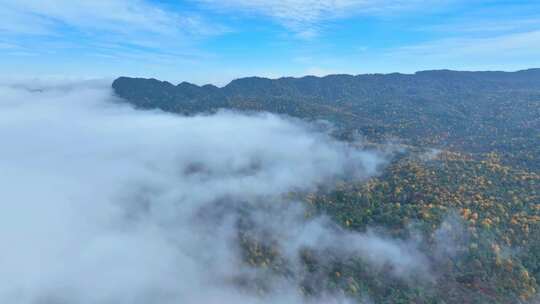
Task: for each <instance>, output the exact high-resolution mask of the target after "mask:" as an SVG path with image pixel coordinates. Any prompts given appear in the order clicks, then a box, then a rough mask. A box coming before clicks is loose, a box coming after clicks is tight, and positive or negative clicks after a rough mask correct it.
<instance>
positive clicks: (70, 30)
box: [0, 0, 227, 51]
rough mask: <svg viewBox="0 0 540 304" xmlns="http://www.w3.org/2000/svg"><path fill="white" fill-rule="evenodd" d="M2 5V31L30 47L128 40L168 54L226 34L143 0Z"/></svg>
mask: <svg viewBox="0 0 540 304" xmlns="http://www.w3.org/2000/svg"><path fill="white" fill-rule="evenodd" d="M4 2H5V3H4V4H3V5H2V6H1V7H0V33H3V34H4V35H5V36H8V37H12V39H13V40H14V41H20V40H21V37H25V36H26V37H28V36H29V37H39V39H41V40H38V38H34V39H30V40H28V44H29V45H30V44H31V45H35V44H36V43H38V41H47V42H51V41H61V42H62V43H64V44H67V45H69V46H70V47H77V48H82V47H85V46H87V47H88V46H92V47H93V46H97V45H99V44H102V43H108V44H115V43H116V44H125V43H126V42H129V43H130V44H131V45H134V46H136V47H142V48H145V49H146V50H148V51H151V50H163V49H171V50H172V49H174V48H175V47H176V48H178V47H179V46H186V45H189V44H191V43H193V42H194V41H196V40H197V39H198V38H201V37H207V36H212V35H217V34H221V33H223V32H226V31H227V29H226V28H225V27H223V26H218V25H213V24H214V23H212V22H207V20H205V19H204V17H202V16H201V15H198V14H193V13H190V12H183V11H174V10H168V9H165V8H164V7H162V6H160V5H158V4H156V3H151V2H147V1H141V0H134V1H129V0H114V1H90V0H80V1H69V0H55V1H51V0H44V1H35V0H16V1H15V0H5V1H4ZM39 43H41V42H39ZM45 44H46V43H45ZM98 48H99V47H98ZM40 49H42V48H41V47H40ZM101 51H104V50H101Z"/></svg>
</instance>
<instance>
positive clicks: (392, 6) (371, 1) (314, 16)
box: [196, 0, 449, 38]
mask: <svg viewBox="0 0 540 304" xmlns="http://www.w3.org/2000/svg"><path fill="white" fill-rule="evenodd" d="M196 1H198V2H201V3H203V4H206V5H209V6H211V7H215V8H219V9H228V10H239V11H243V12H246V13H248V14H253V13H256V14H261V15H264V16H268V17H270V18H273V19H275V20H277V21H278V22H280V23H282V24H283V25H285V26H287V27H289V28H291V29H293V30H295V31H296V32H298V33H299V35H300V37H303V36H306V35H307V36H308V37H309V38H311V37H313V35H314V34H315V33H316V30H317V24H318V23H320V22H321V21H324V20H329V19H335V18H341V17H347V16H353V15H386V14H392V13H395V12H400V11H403V10H407V9H411V8H416V7H419V6H421V7H422V8H426V7H431V6H433V5H436V4H443V3H448V2H449V1H448V0H428V1H421V0H196Z"/></svg>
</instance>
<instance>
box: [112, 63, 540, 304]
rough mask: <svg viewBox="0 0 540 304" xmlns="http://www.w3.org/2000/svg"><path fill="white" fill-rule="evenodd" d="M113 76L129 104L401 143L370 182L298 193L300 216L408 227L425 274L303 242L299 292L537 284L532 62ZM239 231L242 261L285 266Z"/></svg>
mask: <svg viewBox="0 0 540 304" xmlns="http://www.w3.org/2000/svg"><path fill="white" fill-rule="evenodd" d="M113 88H114V89H115V92H116V93H117V94H118V95H119V96H120V97H123V98H125V99H127V100H128V101H129V102H131V103H133V104H134V105H136V106H138V107H143V108H160V109H163V110H166V111H171V112H177V113H183V114H194V113H199V112H208V111H215V110H217V109H220V108H228V109H239V110H243V111H270V112H274V113H282V114H287V115H291V116H296V117H300V118H304V119H308V120H317V119H324V120H328V121H331V122H333V123H334V124H335V125H336V126H337V127H338V128H337V130H336V131H335V135H336V136H339V137H341V138H343V139H346V140H350V139H352V138H355V137H356V136H361V137H364V138H365V139H366V141H367V142H371V143H373V144H374V145H375V146H376V145H377V144H380V143H387V142H393V143H398V144H399V146H400V147H402V148H403V149H402V151H404V152H400V153H398V155H396V156H395V157H394V158H393V161H392V163H391V164H390V165H389V166H387V167H386V168H385V169H384V172H383V173H382V174H381V175H380V176H377V177H375V178H372V179H370V180H368V181H367V182H366V181H362V182H357V181H343V182H340V183H339V184H338V185H336V186H335V187H326V188H325V189H321V190H320V191H318V192H316V193H311V194H308V195H305V194H299V195H300V196H301V198H302V200H303V201H304V202H305V204H306V205H307V206H308V209H307V210H308V213H307V214H306V216H307V217H313V216H316V215H320V214H324V215H328V216H330V217H331V218H332V219H334V220H335V222H337V223H339V224H340V225H341V226H342V228H343V229H345V230H351V231H361V232H365V231H367V230H368V229H379V230H380V233H383V234H386V235H388V236H389V237H392V238H396V239H403V240H405V239H410V238H411V237H417V238H418V240H419V241H418V242H419V246H420V248H422V250H423V252H425V253H426V255H427V256H428V258H429V261H428V264H429V268H430V275H431V276H432V277H431V278H430V279H427V280H426V279H422V278H415V277H414V276H415V275H412V277H409V278H403V277H396V276H392V275H390V274H391V272H392V270H391V269H384V268H383V269H380V268H374V267H372V266H370V265H369V263H365V261H362V260H361V259H359V258H350V259H345V260H344V259H342V258H339V257H337V256H332V254H331V252H330V253H327V254H325V255H319V254H318V253H317V252H310V251H309V250H306V252H305V253H304V254H303V265H304V267H305V271H303V272H302V273H303V276H304V277H303V278H301V282H303V283H302V286H300V287H299V288H301V289H302V291H303V292H304V293H305V294H306V295H308V296H310V295H315V294H318V293H322V292H330V293H332V292H338V291H339V292H342V293H344V294H346V295H348V296H350V297H353V298H356V299H358V300H359V301H362V299H364V297H365V296H368V297H369V298H370V299H372V300H373V301H375V302H376V303H519V302H522V303H526V302H530V301H534V299H535V297H536V296H537V291H538V289H539V288H540V287H539V284H540V175H539V174H540V162H539V161H538V159H539V156H540V70H527V71H520V72H515V73H503V72H454V71H429V72H419V73H416V74H414V75H403V74H390V75H358V76H348V75H333V76H327V77H323V78H317V77H304V78H281V79H277V80H270V79H264V78H245V79H239V80H235V81H233V82H231V83H230V84H229V85H227V86H225V87H223V88H217V87H215V86H210V85H207V86H202V87H199V86H195V85H192V84H187V83H182V84H180V85H178V86H174V85H172V84H170V83H167V82H160V81H157V80H146V79H131V78H119V79H117V80H116V81H115V82H114V84H113ZM433 148H437V150H434V149H433ZM245 231H249V225H246V229H245ZM239 240H241V242H242V248H244V255H245V260H246V263H250V264H251V265H253V266H255V267H261V268H267V269H271V270H272V271H274V272H277V273H280V274H282V275H285V276H286V275H287V265H286V263H285V262H284V261H283V260H282V259H280V253H279V251H278V250H276V248H272V246H271V244H270V245H269V244H266V243H264V242H261V240H258V239H256V238H255V239H254V238H251V237H250V234H249V233H245V234H242V235H240V236H239ZM254 284H256V285H257V286H258V288H261V289H262V290H264V284H263V283H261V284H258V283H257V282H255V283H254Z"/></svg>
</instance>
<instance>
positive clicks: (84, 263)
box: [0, 81, 428, 304]
mask: <svg viewBox="0 0 540 304" xmlns="http://www.w3.org/2000/svg"><path fill="white" fill-rule="evenodd" d="M0 142H1V145H0V195H1V197H0V207H1V212H0V240H2V242H1V244H2V245H1V247H0V302H1V303H19V304H68V303H69V304H73V303H76V304H90V303H92V304H109V303H115V304H122V303H126V304H127V303H129V304H137V303H140V304H142V303H156V304H172V303H175V304H177V303H187V304H190V303H205V304H212V303H307V302H318V303H345V302H348V301H349V300H350V299H348V298H347V297H346V296H345V295H343V294H326V295H321V296H320V297H315V298H313V297H311V298H306V297H305V296H304V295H303V293H302V292H301V291H300V288H299V282H298V281H297V279H298V278H299V277H301V276H302V274H301V273H302V271H303V270H302V265H301V263H300V262H299V258H300V257H299V255H300V252H301V251H302V250H303V249H305V248H309V249H312V250H315V251H320V252H333V253H335V254H342V255H346V256H359V257H362V258H364V259H365V260H366V261H367V262H368V263H371V264H372V265H374V267H377V266H381V267H382V266H384V265H390V266H392V267H391V269H393V275H395V276H407V275H408V274H410V273H414V272H427V271H428V270H427V269H426V264H427V263H426V260H425V257H424V255H423V254H422V253H420V252H419V251H418V249H417V246H416V245H417V242H416V241H415V240H400V241H398V240H392V239H388V238H385V237H382V236H379V235H377V234H376V233H373V232H367V233H354V232H347V231H345V230H343V229H340V228H339V227H337V226H336V225H335V224H334V223H332V222H331V221H330V220H328V219H326V218H324V217H315V218H306V217H305V209H304V207H303V205H302V203H300V202H297V201H295V200H294V199H292V198H291V197H292V196H290V195H287V194H289V193H291V192H294V193H303V192H309V191H314V190H315V189H316V187H317V186H320V185H323V184H332V183H333V182H334V181H336V180H337V179H342V178H354V179H357V180H362V179H365V178H368V177H370V176H373V175H375V174H377V172H378V171H379V170H380V168H381V166H383V165H384V163H385V161H386V159H385V158H386V156H385V155H383V154H379V153H377V152H373V151H366V150H361V149H359V148H357V147H356V146H351V145H349V144H347V143H343V142H338V141H336V140H334V139H332V138H331V137H330V136H329V135H328V134H327V133H325V132H324V131H321V130H318V129H317V128H315V127H313V126H311V125H309V124H307V123H302V122H300V121H297V120H293V119H290V118H284V117H279V116H276V115H272V114H264V113H263V114H256V115H255V114H249V115H247V114H242V113H233V112H218V113H216V114H212V115H210V114H209V115H198V116H193V117H182V116H177V115H173V114H167V113H163V112H160V111H140V110H136V109H134V108H132V107H131V106H129V105H128V104H126V103H123V102H122V101H121V100H119V99H118V98H116V97H114V96H113V94H112V92H111V89H110V88H109V84H108V83H105V82H101V81H85V82H61V81H56V82H46V81H45V82H43V81H41V82H40V81H34V82H31V83H26V84H13V83H2V84H0ZM246 218H247V219H249V223H251V225H253V227H257V228H256V229H253V230H252V231H251V233H252V234H253V236H254V237H264V238H267V239H268V240H271V242H272V244H274V246H276V247H277V248H279V251H280V254H281V255H282V256H283V258H284V259H285V260H286V261H288V263H289V267H290V271H291V272H290V275H288V276H286V277H276V275H275V274H271V273H265V272H264V271H263V272H261V271H262V270H260V269H258V268H256V267H253V266H251V265H250V264H249V263H246V261H245V260H244V259H243V258H242V254H241V249H240V248H239V242H238V238H239V230H238V229H239V224H238V223H239V221H240V219H244V220H245V219H246ZM262 241H265V240H262ZM261 276H263V277H264V278H265V280H266V282H267V285H269V292H266V293H264V294H260V293H257V292H252V291H250V290H249V288H247V289H246V288H241V287H240V286H239V285H238V281H239V278H244V279H247V280H248V281H249V280H250V279H255V278H260V277H261Z"/></svg>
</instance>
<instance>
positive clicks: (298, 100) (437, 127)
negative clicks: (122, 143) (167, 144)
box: [112, 69, 540, 169]
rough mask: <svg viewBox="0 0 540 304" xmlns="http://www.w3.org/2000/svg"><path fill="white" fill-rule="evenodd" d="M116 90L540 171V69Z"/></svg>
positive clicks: (137, 100)
mask: <svg viewBox="0 0 540 304" xmlns="http://www.w3.org/2000/svg"><path fill="white" fill-rule="evenodd" d="M112 86H113V89H114V91H115V93H116V94H117V95H118V96H119V97H122V98H124V99H125V100H127V101H128V102H130V103H132V104H133V105H135V106H136V107H139V108H144V109H155V108H157V109H162V110H164V111H168V112H174V113H181V114H186V115H191V114H196V113H201V112H212V111H216V110H218V109H222V108H225V109H234V110H241V111H268V112H273V113H279V114H286V115H290V116H295V117H300V118H303V119H307V120H318V119H324V120H328V121H330V122H332V123H333V124H334V125H336V126H337V127H338V130H339V131H338V135H339V136H342V137H344V138H348V137H350V135H351V134H360V135H362V136H364V137H366V138H367V139H368V140H369V141H373V142H385V141H389V140H397V141H399V142H402V143H404V144H409V145H417V146H429V147H437V148H445V149H451V150H452V149H453V150H459V151H464V152H469V153H487V152H498V153H500V154H501V155H503V158H504V159H505V161H507V162H508V163H511V164H514V165H517V166H520V167H529V168H531V166H532V167H533V169H539V168H540V165H539V164H538V161H537V160H538V158H539V156H540V148H539V147H540V69H530V70H523V71H518V72H461V71H450V70H435V71H422V72H417V73H415V74H398V73H394V74H366V75H356V76H352V75H329V76H325V77H315V76H305V77H301V78H291V77H286V78H279V79H268V78H260V77H248V78H241V79H237V80H234V81H232V82H230V83H229V84H228V85H226V86H224V87H222V88H219V87H216V86H213V85H204V86H197V85H194V84H191V83H187V82H182V83H180V84H178V85H176V86H175V85H173V84H171V83H169V82H166V81H159V80H156V79H143V78H128V77H120V78H118V79H116V80H115V81H114V82H113V84H112Z"/></svg>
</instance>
